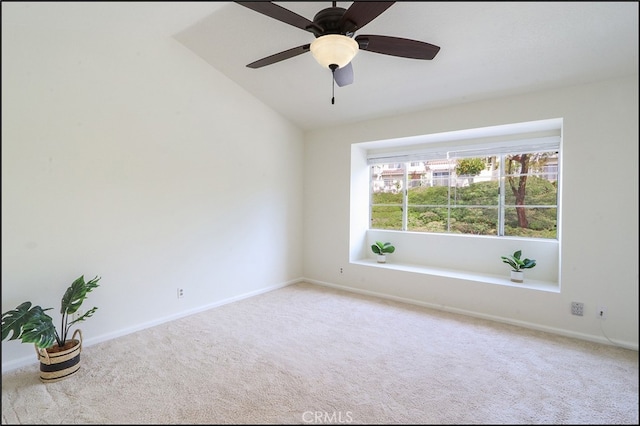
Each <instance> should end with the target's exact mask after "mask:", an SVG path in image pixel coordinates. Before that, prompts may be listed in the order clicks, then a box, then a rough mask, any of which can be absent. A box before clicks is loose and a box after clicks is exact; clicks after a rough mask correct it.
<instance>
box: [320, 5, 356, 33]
mask: <svg viewBox="0 0 640 426" xmlns="http://www.w3.org/2000/svg"><path fill="white" fill-rule="evenodd" d="M346 11H347V9H344V8H342V7H329V8H326V9H322V10H321V11H320V12H318V13H316V16H314V17H313V23H314V24H315V25H316V26H317V27H318V28H312V29H311V32H313V34H314V35H315V36H316V38H317V37H321V36H323V35H327V34H342V35H346V36H347V37H352V36H353V32H350V33H346V34H345V33H344V32H343V31H342V29H341V28H340V20H341V19H342V16H344V14H345V13H346ZM318 29H321V31H318Z"/></svg>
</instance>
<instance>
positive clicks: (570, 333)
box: [302, 278, 638, 351]
mask: <svg viewBox="0 0 640 426" xmlns="http://www.w3.org/2000/svg"><path fill="white" fill-rule="evenodd" d="M302 281H303V282H308V283H310V284H316V285H320V286H325V287H332V288H335V289H338V290H344V291H347V292H351V293H357V294H364V295H367V296H375V297H379V298H381V299H388V300H393V301H396V302H402V303H408V304H411V305H417V306H422V307H425V308H429V309H435V310H438V311H443V312H451V313H455V314H460V315H466V316H470V317H474V318H481V319H486V320H490V321H496V322H501V323H504V324H511V325H517V326H520V327H524V328H528V329H531V330H537V331H544V332H547V333H552V334H557V335H560V336H565V337H573V338H576V339H581V340H587V341H589V342H595V343H602V344H605V345H609V346H618V347H621V348H624V349H631V350H634V351H637V350H638V344H636V343H633V342H614V341H612V340H609V339H608V338H607V337H604V336H595V335H591V334H584V333H577V332H575V331H571V330H565V329H562V328H556V327H547V326H544V325H540V324H535V323H530V322H526V321H518V320H513V319H510V318H503V317H499V316H495V315H488V314H483V313H479V312H473V311H468V310H464V309H456V308H451V307H442V306H440V305H436V304H432V303H426V302H421V301H419V300H414V299H407V298H404V297H398V296H393V295H390V294H385V293H377V292H375V291H369V290H362V289H358V288H352V287H346V286H341V285H337V284H333V283H328V282H324V281H318V280H312V279H310V278H305V279H304V280H302Z"/></svg>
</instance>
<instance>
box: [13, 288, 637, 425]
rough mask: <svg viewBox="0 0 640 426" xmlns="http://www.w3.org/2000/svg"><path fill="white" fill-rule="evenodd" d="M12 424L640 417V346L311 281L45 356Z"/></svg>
mask: <svg viewBox="0 0 640 426" xmlns="http://www.w3.org/2000/svg"><path fill="white" fill-rule="evenodd" d="M16 344H18V343H16ZM34 358H35V354H34ZM2 423H3V424H19V423H21V424H349V423H352V424H638V352H637V351H632V350H628V349H622V348H618V347H614V346H608V345H601V344H596V343H591V342H586V341H582V340H576V339H571V338H566V337H562V336H557V335H551V334H546V333H543V332H537V331H532V330H527V329H522V328H519V327H515V326H510V325H505V324H500V323H494V322H490V321H485V320H478V319H475V318H470V317H466V316H461V315H455V314H450V313H444V312H439V311H433V310H429V309H425V308H421V307H417V306H412V305H406V304H402V303H397V302H393V301H388V300H383V299H378V298H375V297H368V296H362V295H357V294H351V293H346V292H342V291H339V290H335V289H330V288H325V287H320V286H315V285H311V284H305V283H302V284H296V285H292V286H288V287H286V288H282V289H278V290H275V291H272V292H269V293H265V294H262V295H259V296H255V297H252V298H250V299H245V300H242V301H239V302H235V303H232V304H228V305H224V306H221V307H218V308H215V309H211V310H208V311H206V312H202V313H198V314H195V315H191V316H189V317H186V318H182V319H179V320H176V321H172V322H169V323H166V324H162V325H159V326H156V327H153V328H149V329H146V330H143V331H140V332H136V333H133V334H129V335H127V336H125V337H122V338H119V339H116V340H113V341H110V342H104V343H100V344H97V345H93V346H88V347H85V348H84V349H83V352H82V367H81V368H80V370H79V371H78V372H77V373H76V374H75V375H74V376H72V377H70V378H68V379H65V380H62V381H59V382H55V383H49V384H46V385H45V384H43V383H41V382H40V381H39V378H38V364H37V362H36V360H35V359H34V365H33V366H27V367H23V368H20V369H18V370H14V371H12V372H9V373H7V374H3V376H2Z"/></svg>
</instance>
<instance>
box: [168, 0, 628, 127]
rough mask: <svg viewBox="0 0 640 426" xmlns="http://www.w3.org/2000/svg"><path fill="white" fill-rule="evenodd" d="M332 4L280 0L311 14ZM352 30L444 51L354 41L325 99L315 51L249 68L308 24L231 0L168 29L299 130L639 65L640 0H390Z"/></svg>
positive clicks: (306, 38) (604, 75) (307, 37)
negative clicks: (343, 72) (405, 51)
mask: <svg viewBox="0 0 640 426" xmlns="http://www.w3.org/2000/svg"><path fill="white" fill-rule="evenodd" d="M331 3H332V2H329V1H321V2H276V4H279V5H280V6H282V7H284V8H286V9H289V10H291V11H293V12H295V13H296V14H298V15H301V16H303V17H305V18H307V19H309V20H313V17H314V15H315V14H316V13H317V12H318V11H320V10H321V9H324V8H327V7H331V6H332V4H331ZM351 4H352V2H337V6H339V7H343V8H345V9H348V8H349V6H350V5H351ZM358 34H376V35H388V36H395V37H402V38H409V39H414V40H420V41H425V42H428V43H431V44H435V45H437V46H440V48H441V50H440V51H439V53H438V54H437V55H436V57H435V58H434V59H433V60H417V59H407V58H400V57H394V56H389V55H384V54H378V53H372V52H368V51H363V50H361V51H360V52H359V53H358V54H357V55H356V57H355V58H354V59H353V61H352V66H353V70H354V75H355V78H354V82H353V84H351V85H348V86H344V87H337V86H336V87H335V104H333V105H332V104H331V97H332V79H331V72H330V71H329V70H325V69H323V68H322V67H321V66H320V65H319V64H318V63H317V62H316V61H315V60H314V58H313V56H312V54H311V53H310V52H307V53H305V54H302V55H299V56H296V57H293V58H290V59H287V60H284V61H281V62H278V63H275V64H272V65H268V66H265V67H262V68H258V69H251V68H247V67H246V65H247V64H249V63H251V62H253V61H255V60H258V59H261V58H264V57H266V56H269V55H272V54H274V53H278V52H281V51H283V50H287V49H290V48H293V47H297V46H300V45H303V44H305V43H310V42H312V41H313V40H314V36H313V34H311V33H310V32H307V31H304V30H302V29H300V28H297V27H295V26H292V25H289V24H287V23H284V22H281V21H278V20H276V19H273V18H270V17H268V16H265V15H263V14H260V13H258V12H255V11H253V10H250V9H248V8H246V7H243V6H241V5H238V4H235V3H229V4H228V5H225V6H224V7H220V8H219V9H218V10H216V11H215V12H214V13H212V14H210V15H209V16H206V17H203V19H201V20H199V21H198V22H195V23H194V24H193V25H191V26H189V27H188V28H185V29H184V30H182V31H180V32H178V33H177V34H175V38H176V39H177V40H179V41H180V42H181V43H183V44H184V45H185V46H186V47H188V48H189V49H191V50H192V51H193V52H195V53H196V54H197V55H199V56H200V57H202V58H203V59H204V60H205V61H207V62H208V63H210V64H211V65H212V66H213V67H215V68H217V69H218V70H220V71H222V72H223V73H224V74H226V75H227V76H228V77H229V78H231V79H232V80H234V81H235V82H237V83H238V84H239V85H240V86H242V87H244V88H245V89H246V90H247V91H249V92H250V93H252V94H253V95H255V96H256V97H258V98H259V99H261V100H262V101H263V102H264V103H265V104H267V105H269V106H271V107H272V108H273V109H275V110H277V111H279V112H280V113H281V114H282V115H284V116H285V117H287V118H289V119H290V120H291V121H292V122H294V123H296V124H297V125H299V126H300V127H302V128H305V129H310V128H318V127H324V126H330V125H335V124H342V123H347V122H353V121H359V120H365V119H370V118H375V117H383V116H388V115H394V114H400V113H406V112H411V111H415V110H420V109H426V108H430V107H439V106H445V105H450V104H455V103H463V102H470V101H475V100H481V99H486V98H492V97H500V96H506V95H514V94H520V93H525V92H532V91H537V90H544V89H552V88H556V87H560V86H567V85H575V84H582V83H587V82H593V81H598V80H603V79H608V78H615V77H618V76H624V75H631V74H633V73H637V72H638V3H636V2H414V1H411V2H396V3H395V4H394V5H393V6H391V7H390V8H389V9H387V10H386V11H385V12H383V13H382V14H381V15H379V16H378V17H377V18H375V19H374V20H373V21H371V22H370V23H369V24H367V25H366V26H365V27H364V28H362V29H361V30H358V31H356V36H357V35H358Z"/></svg>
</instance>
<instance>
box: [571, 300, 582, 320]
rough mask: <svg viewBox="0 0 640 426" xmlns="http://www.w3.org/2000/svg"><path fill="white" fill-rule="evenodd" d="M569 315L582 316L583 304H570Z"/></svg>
mask: <svg viewBox="0 0 640 426" xmlns="http://www.w3.org/2000/svg"><path fill="white" fill-rule="evenodd" d="M571 315H578V316H580V317H581V316H583V315H584V303H580V302H571Z"/></svg>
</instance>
